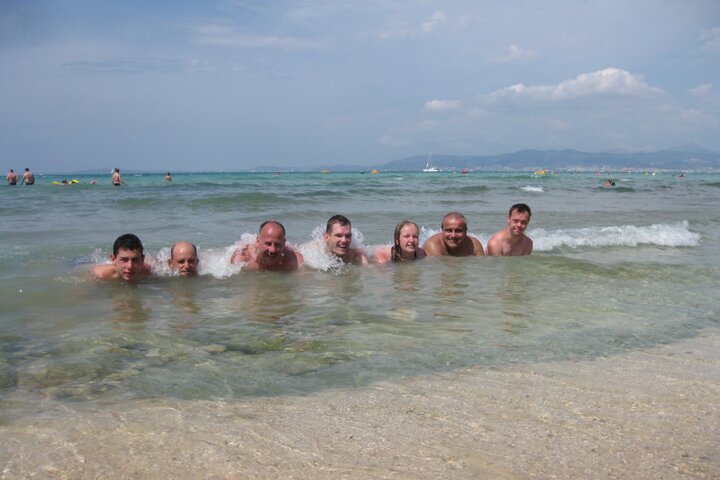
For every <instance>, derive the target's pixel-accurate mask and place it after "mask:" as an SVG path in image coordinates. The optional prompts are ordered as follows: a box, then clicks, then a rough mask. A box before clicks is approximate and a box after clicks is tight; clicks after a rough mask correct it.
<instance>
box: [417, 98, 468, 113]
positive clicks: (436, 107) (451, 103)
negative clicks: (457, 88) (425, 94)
mask: <svg viewBox="0 0 720 480" xmlns="http://www.w3.org/2000/svg"><path fill="white" fill-rule="evenodd" d="M460 106H461V104H460V101H459V100H430V101H428V102H425V107H424V110H429V111H433V112H447V111H452V110H459V109H460Z"/></svg>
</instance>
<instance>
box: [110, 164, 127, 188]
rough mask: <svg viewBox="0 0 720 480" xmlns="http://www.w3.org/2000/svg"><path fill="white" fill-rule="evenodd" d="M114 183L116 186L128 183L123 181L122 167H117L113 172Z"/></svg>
mask: <svg viewBox="0 0 720 480" xmlns="http://www.w3.org/2000/svg"><path fill="white" fill-rule="evenodd" d="M112 184H113V185H115V186H116V187H119V186H120V185H127V184H126V183H125V182H123V179H122V177H121V176H120V169H119V168H116V169H115V170H113V172H112Z"/></svg>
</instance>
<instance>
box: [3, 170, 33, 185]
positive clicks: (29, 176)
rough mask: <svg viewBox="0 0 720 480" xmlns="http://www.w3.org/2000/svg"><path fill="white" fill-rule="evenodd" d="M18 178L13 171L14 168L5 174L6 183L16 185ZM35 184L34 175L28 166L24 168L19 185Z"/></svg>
mask: <svg viewBox="0 0 720 480" xmlns="http://www.w3.org/2000/svg"><path fill="white" fill-rule="evenodd" d="M18 180H19V178H18V175H17V173H15V170H13V169H12V168H11V169H10V171H9V172H8V174H7V175H5V181H7V183H8V185H17V182H18ZM34 184H35V175H33V173H32V172H31V171H30V169H29V168H26V169H25V173H24V174H23V177H22V180H21V181H20V185H34Z"/></svg>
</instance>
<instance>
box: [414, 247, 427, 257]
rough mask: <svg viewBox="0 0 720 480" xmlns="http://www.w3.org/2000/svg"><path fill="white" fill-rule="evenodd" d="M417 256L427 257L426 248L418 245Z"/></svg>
mask: <svg viewBox="0 0 720 480" xmlns="http://www.w3.org/2000/svg"><path fill="white" fill-rule="evenodd" d="M415 256H416V257H417V258H425V257H427V252H426V251H425V250H424V249H422V248H420V247H418V248H416V249H415Z"/></svg>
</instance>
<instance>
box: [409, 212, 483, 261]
mask: <svg viewBox="0 0 720 480" xmlns="http://www.w3.org/2000/svg"><path fill="white" fill-rule="evenodd" d="M441 227H442V231H441V232H440V233H436V234H435V235H433V236H432V237H430V238H428V239H427V240H425V243H424V244H423V247H422V248H423V249H424V250H425V253H427V254H428V255H429V256H440V255H447V256H451V257H468V256H480V255H484V254H485V252H484V251H483V247H482V243H480V240H478V239H477V238H475V237H471V236H468V234H467V220H466V219H465V216H464V215H463V214H461V213H458V212H450V213H448V214H447V215H445V216H444V217H443V219H442V223H441Z"/></svg>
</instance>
